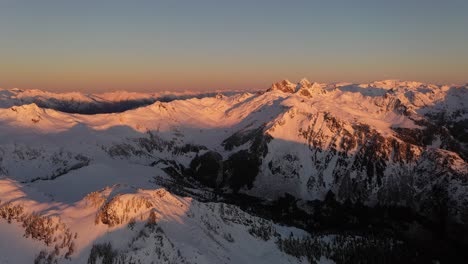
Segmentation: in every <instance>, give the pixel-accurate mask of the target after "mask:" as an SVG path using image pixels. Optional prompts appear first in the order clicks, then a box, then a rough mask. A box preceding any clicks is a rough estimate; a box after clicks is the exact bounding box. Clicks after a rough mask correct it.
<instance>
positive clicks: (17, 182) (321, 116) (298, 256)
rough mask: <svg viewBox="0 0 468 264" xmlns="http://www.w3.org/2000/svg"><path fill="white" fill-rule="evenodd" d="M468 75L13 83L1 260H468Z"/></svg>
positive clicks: (3, 143)
mask: <svg viewBox="0 0 468 264" xmlns="http://www.w3.org/2000/svg"><path fill="white" fill-rule="evenodd" d="M467 162H468V85H464V86H463V85H433V84H425V83H420V82H409V81H397V80H386V81H379V82H373V83H369V84H349V83H343V84H340V83H338V84H323V83H316V82H309V81H308V80H306V79H302V80H300V81H299V82H298V83H292V82H289V81H287V80H283V81H280V82H278V83H275V84H273V85H272V86H271V88H269V89H265V90H264V91H252V92H243V91H236V92H224V93H216V92H207V93H194V92H192V93H163V92H159V93H131V92H113V93H105V94H82V93H52V92H45V91H40V90H21V89H0V237H1V239H0V263H2V264H3V263H90V264H94V263H428V262H436V261H438V262H441V263H463V262H464V263H466V262H465V261H468V255H467V252H466V250H464V249H466V248H468V163H467Z"/></svg>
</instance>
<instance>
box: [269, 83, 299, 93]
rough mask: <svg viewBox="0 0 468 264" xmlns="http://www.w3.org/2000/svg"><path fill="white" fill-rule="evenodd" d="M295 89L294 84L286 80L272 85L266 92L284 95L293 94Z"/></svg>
mask: <svg viewBox="0 0 468 264" xmlns="http://www.w3.org/2000/svg"><path fill="white" fill-rule="evenodd" d="M296 87H297V85H296V84H294V83H292V82H290V81H288V80H282V81H280V82H277V83H274V84H272V85H271V88H270V89H268V90H267V91H282V92H284V93H294V92H295V91H296Z"/></svg>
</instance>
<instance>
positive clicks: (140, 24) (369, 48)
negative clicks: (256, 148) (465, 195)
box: [0, 0, 468, 92]
mask: <svg viewBox="0 0 468 264" xmlns="http://www.w3.org/2000/svg"><path fill="white" fill-rule="evenodd" d="M302 77H307V78H309V79H310V80H312V81H320V82H339V81H350V82H366V81H372V80H380V79H405V80H418V81H425V82H436V83H466V82H468V1H466V0H437V1H433V0H406V1H403V0H393V1H380V0H374V1H367V0H366V1H359V0H356V1H351V0H343V1H335V0H328V1H325V0H324V1H313V0H309V1H292V0H291V1H284V0H283V1H276V0H270V1H260V0H257V1H254V0H248V1H246V0H237V1H221V0H219V1H206V0H198V1H177V0H170V1H157V0H152V1H149V0H148V1H138V0H135V1H129V0H128V1H121V0H112V1H111V0H108V1H99V0H93V1H88V0H79V1H71V0H70V1H68V0H56V1H52V0H30V1H25V0H0V87H2V88H12V87H19V88H37V89H45V90H52V91H71V90H79V91H86V92H101V91H110V90H132V91H151V90H171V89H174V90H184V89H202V90H209V89H256V88H264V87H266V86H268V85H269V84H270V83H272V82H274V81H277V80H279V79H284V78H288V79H290V80H292V81H296V80H298V79H300V78H302Z"/></svg>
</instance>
